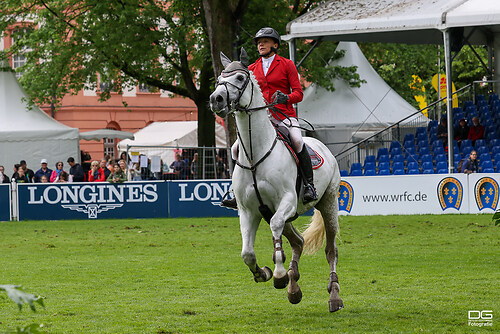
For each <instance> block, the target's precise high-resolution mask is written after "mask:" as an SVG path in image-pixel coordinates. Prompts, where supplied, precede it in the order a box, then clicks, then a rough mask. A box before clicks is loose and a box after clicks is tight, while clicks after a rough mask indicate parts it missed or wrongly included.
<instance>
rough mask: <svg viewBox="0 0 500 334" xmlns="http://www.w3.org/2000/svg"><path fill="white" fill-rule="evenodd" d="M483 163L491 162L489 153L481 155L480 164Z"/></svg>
mask: <svg viewBox="0 0 500 334" xmlns="http://www.w3.org/2000/svg"><path fill="white" fill-rule="evenodd" d="M483 161H491V155H490V153H489V152H486V153H482V154H480V155H479V162H480V163H481V162H483Z"/></svg>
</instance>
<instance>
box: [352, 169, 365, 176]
mask: <svg viewBox="0 0 500 334" xmlns="http://www.w3.org/2000/svg"><path fill="white" fill-rule="evenodd" d="M362 175H363V172H362V171H361V169H355V170H351V173H350V174H349V176H362Z"/></svg>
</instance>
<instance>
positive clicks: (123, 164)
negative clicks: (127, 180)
mask: <svg viewBox="0 0 500 334" xmlns="http://www.w3.org/2000/svg"><path fill="white" fill-rule="evenodd" d="M118 166H120V169H121V170H122V171H123V173H125V175H127V174H128V168H127V163H126V161H125V160H123V159H120V160H119V161H118ZM113 168H114V166H113Z"/></svg>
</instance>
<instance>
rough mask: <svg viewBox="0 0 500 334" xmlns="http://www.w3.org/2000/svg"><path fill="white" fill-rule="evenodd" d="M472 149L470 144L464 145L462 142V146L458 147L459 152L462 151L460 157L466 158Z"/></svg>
mask: <svg viewBox="0 0 500 334" xmlns="http://www.w3.org/2000/svg"><path fill="white" fill-rule="evenodd" d="M473 150H474V149H473V148H472V146H465V145H463V144H462V147H460V152H461V153H462V157H464V158H466V157H468V156H469V154H470V152H471V151H473Z"/></svg>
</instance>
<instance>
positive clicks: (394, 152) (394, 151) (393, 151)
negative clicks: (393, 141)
mask: <svg viewBox="0 0 500 334" xmlns="http://www.w3.org/2000/svg"><path fill="white" fill-rule="evenodd" d="M401 153H402V151H401V147H393V148H392V149H391V158H393V159H394V156H395V155H398V154H401Z"/></svg>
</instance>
